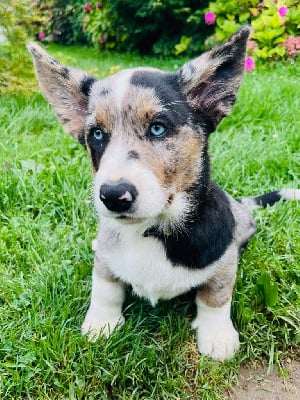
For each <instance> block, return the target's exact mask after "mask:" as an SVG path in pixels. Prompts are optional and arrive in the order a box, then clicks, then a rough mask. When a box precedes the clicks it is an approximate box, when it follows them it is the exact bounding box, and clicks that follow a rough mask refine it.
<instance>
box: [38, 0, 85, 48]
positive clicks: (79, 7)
mask: <svg viewBox="0 0 300 400" xmlns="http://www.w3.org/2000/svg"><path fill="white" fill-rule="evenodd" d="M83 14H84V6H83V2H82V1H81V0H38V1H37V4H36V7H35V17H36V18H37V19H38V21H39V29H38V30H39V34H37V37H38V39H39V40H46V41H53V42H56V43H61V44H67V45H69V44H75V43H78V44H79V43H86V42H87V38H86V36H85V33H84V31H83V27H82V18H83Z"/></svg>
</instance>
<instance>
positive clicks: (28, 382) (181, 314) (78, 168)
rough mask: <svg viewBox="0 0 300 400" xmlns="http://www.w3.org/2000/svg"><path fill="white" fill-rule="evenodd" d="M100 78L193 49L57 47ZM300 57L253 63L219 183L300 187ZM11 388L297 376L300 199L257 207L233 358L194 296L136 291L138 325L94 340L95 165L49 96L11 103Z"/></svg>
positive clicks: (4, 209)
mask: <svg viewBox="0 0 300 400" xmlns="http://www.w3.org/2000/svg"><path fill="white" fill-rule="evenodd" d="M48 50H49V52H50V53H51V54H53V55H54V56H56V57H57V58H59V59H61V60H62V61H63V62H64V63H66V64H69V65H75V66H77V67H80V68H83V69H86V70H88V71H89V72H90V73H93V74H94V75H96V76H98V77H101V76H104V75H105V74H108V73H110V72H113V71H116V70H118V68H123V67H129V66H130V67H132V66H137V65H141V64H142V65H151V66H155V67H160V68H164V69H167V70H174V69H175V68H177V67H178V66H180V65H181V64H182V63H183V59H179V60H178V59H173V60H161V59H151V58H145V59H141V58H138V57H135V56H132V55H116V54H115V55H108V54H98V53H96V51H95V50H91V49H79V48H72V47H69V48H63V47H59V46H50V47H49V48H48ZM299 76H300V63H299V61H298V63H296V64H293V65H286V66H285V65H282V64H280V65H277V66H276V67H272V68H267V67H261V68H258V69H257V70H256V71H254V72H252V73H248V74H247V76H246V77H245V82H244V84H243V86H242V88H241V91H240V93H239V97H238V102H237V104H236V106H235V108H234V111H233V114H232V115H231V116H230V117H229V118H227V119H226V120H224V121H223V122H222V124H221V125H220V127H219V129H218V131H217V132H216V133H214V134H213V135H212V137H211V148H210V152H211V155H212V173H213V177H214V179H215V181H216V182H217V183H218V184H220V185H221V186H222V187H224V188H225V189H226V190H228V191H229V192H230V193H231V194H232V195H234V196H236V197H240V196H244V195H251V194H260V193H263V192H266V191H269V190H275V189H277V188H282V187H298V188H299V187H300V119H299V109H300V97H299V93H300V79H299ZM0 120H1V128H2V129H1V131H0V171H1V179H0V193H1V195H0V221H1V222H0V332H1V335H0V398H1V399H3V400H6V399H13V400H17V399H51V400H52V399H104V400H105V399H107V400H117V399H136V400H141V399H151V400H152V399H153V400H154V399H157V400H161V399H180V400H182V399H195V400H196V399H197V400H199V399H201V400H214V399H222V398H226V393H227V390H228V388H229V387H230V386H231V385H232V384H233V383H234V382H235V380H236V376H237V374H238V371H239V367H240V365H241V364H245V363H250V364H253V363H257V362H261V361H265V362H266V363H268V364H269V366H270V368H271V367H272V365H274V364H277V365H278V366H279V367H280V369H281V371H282V372H283V373H284V372H285V370H284V367H283V365H284V360H285V359H286V357H287V356H288V357H290V358H295V359H297V358H298V359H299V357H300V240H299V237H300V207H299V204H297V203H296V202H288V203H279V204H277V205H276V206H274V207H272V208H267V209H265V210H258V211H256V213H255V216H256V220H257V223H258V233H257V235H256V236H255V238H254V239H253V240H252V241H251V243H250V244H249V245H248V247H247V249H246V251H245V253H244V254H243V256H242V258H241V261H240V268H239V273H238V280H237V284H236V288H235V292H234V298H233V308H232V314H233V320H234V322H235V325H236V326H237V327H238V330H239V332H240V339H241V342H242V346H241V351H240V352H239V353H238V354H237V355H236V356H235V357H234V358H233V359H232V360H229V361H226V362H224V363H216V362H212V361H210V360H209V359H207V358H206V357H204V356H201V355H199V354H198V352H197V348H196V341H195V337H194V332H193V331H192V330H191V328H190V322H191V320H192V319H193V316H194V314H195V308H194V306H193V301H191V299H192V297H191V296H184V297H182V298H179V299H174V300H172V301H164V302H160V303H159V305H158V306H157V307H156V308H152V307H151V306H150V305H149V304H148V303H147V302H146V301H144V300H141V299H138V298H136V297H134V296H132V294H131V293H130V291H129V292H128V295H127V301H126V304H125V311H124V314H125V316H126V324H125V326H124V327H123V328H122V329H121V330H120V331H118V332H114V333H113V335H112V336H111V337H110V338H109V339H108V340H106V339H99V340H98V341H97V342H96V343H94V344H90V343H88V342H87V340H86V338H83V337H81V335H80V325H81V323H82V321H83V318H84V315H85V312H86V309H87V307H88V303H89V295H90V288H91V270H92V264H93V254H92V250H91V241H92V239H93V238H94V236H95V233H96V228H97V226H96V218H95V212H94V210H93V205H92V199H91V197H92V196H91V194H92V179H91V168H90V165H89V161H88V159H87V156H86V153H85V151H84V150H83V149H82V148H81V147H80V146H79V145H77V144H76V143H75V142H74V141H73V140H72V138H70V137H68V136H67V135H65V134H64V133H63V132H62V129H61V128H60V126H59V124H58V122H57V120H56V118H55V116H54V113H53V112H52V110H51V109H50V107H49V105H48V104H47V103H46V101H45V100H44V99H43V98H42V96H41V95H40V94H38V93H36V94H33V95H32V96H28V97H21V96H2V97H1V99H0Z"/></svg>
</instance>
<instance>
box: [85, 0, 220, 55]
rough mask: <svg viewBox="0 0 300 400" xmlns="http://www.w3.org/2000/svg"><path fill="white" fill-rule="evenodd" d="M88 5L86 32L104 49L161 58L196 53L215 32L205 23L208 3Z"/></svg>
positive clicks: (170, 0) (124, 0) (139, 0)
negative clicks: (204, 16) (159, 56)
mask: <svg viewBox="0 0 300 400" xmlns="http://www.w3.org/2000/svg"><path fill="white" fill-rule="evenodd" d="M87 4H90V5H91V8H90V9H89V10H87V12H86V13H85V16H84V27H85V30H86V33H87V35H89V37H90V38H91V40H92V42H93V43H94V44H95V45H97V46H100V47H103V48H115V49H117V50H120V51H124V50H127V51H133V50H138V51H139V52H140V53H154V54H159V55H169V54H174V53H175V54H180V53H182V52H184V51H186V50H188V52H189V53H193V52H195V51H197V52H199V50H200V49H201V48H202V47H203V44H204V40H205V38H206V37H207V35H208V34H209V33H212V30H211V28H210V27H208V26H206V25H205V24H204V20H203V9H204V8H205V7H206V6H207V4H208V1H207V0H165V1H162V0H148V1H147V0H133V1H132V0H106V1H103V4H102V3H101V7H100V8H99V6H98V7H97V3H96V1H95V0H93V1H91V2H90V3H87ZM98 4H99V3H98ZM175 46H176V47H175Z"/></svg>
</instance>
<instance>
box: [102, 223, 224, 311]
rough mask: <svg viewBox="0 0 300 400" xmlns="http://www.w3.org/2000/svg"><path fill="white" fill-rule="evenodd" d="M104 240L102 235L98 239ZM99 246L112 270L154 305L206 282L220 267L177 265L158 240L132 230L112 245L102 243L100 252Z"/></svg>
mask: <svg viewBox="0 0 300 400" xmlns="http://www.w3.org/2000/svg"><path fill="white" fill-rule="evenodd" d="M104 239H105V238H104V236H103V235H102V234H100V235H99V237H98V241H103V240H104ZM97 248H99V249H101V250H99V252H100V251H101V258H104V260H105V263H106V265H107V266H108V267H109V269H110V271H111V272H112V273H113V274H114V275H115V276H116V277H118V278H119V279H121V280H122V281H124V282H126V283H128V284H131V285H132V287H133V290H134V292H135V293H136V294H138V295H139V296H141V297H144V298H147V299H149V300H150V302H151V303H152V304H153V305H154V304H155V303H156V302H157V301H158V300H159V299H170V298H172V297H175V296H177V295H179V294H182V293H184V292H187V291H188V290H190V289H191V288H193V287H197V286H199V285H201V284H203V283H204V282H205V281H207V280H208V279H209V278H210V277H211V276H212V274H213V273H214V271H215V269H216V268H217V267H218V263H213V264H211V265H210V266H208V267H206V268H204V269H201V270H196V269H195V270H191V269H188V268H185V267H182V266H180V265H176V266H174V265H172V263H171V262H170V261H169V260H168V258H167V257H166V253H165V249H164V246H163V244H162V243H161V242H160V241H159V240H158V239H155V238H152V237H143V236H142V235H139V234H137V233H136V232H132V231H131V230H130V229H129V230H127V231H126V233H125V232H122V233H120V235H119V238H118V240H116V241H115V242H114V244H113V245H112V246H109V247H107V248H106V247H105V246H103V243H99V246H96V251H97Z"/></svg>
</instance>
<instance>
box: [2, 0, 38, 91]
mask: <svg viewBox="0 0 300 400" xmlns="http://www.w3.org/2000/svg"><path fill="white" fill-rule="evenodd" d="M30 4H32V2H30V1H29V0H8V1H6V2H1V3H0V29H1V31H0V32H1V39H0V56H1V57H0V93H1V94H3V93H7V92H23V93H26V92H31V91H32V90H33V89H34V88H35V87H36V83H35V79H34V75H33V69H32V63H31V59H30V57H29V55H28V52H27V50H26V47H25V45H26V43H27V41H28V40H29V37H30V36H31V35H32V33H33V30H32V27H33V13H32V11H31V7H30Z"/></svg>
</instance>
